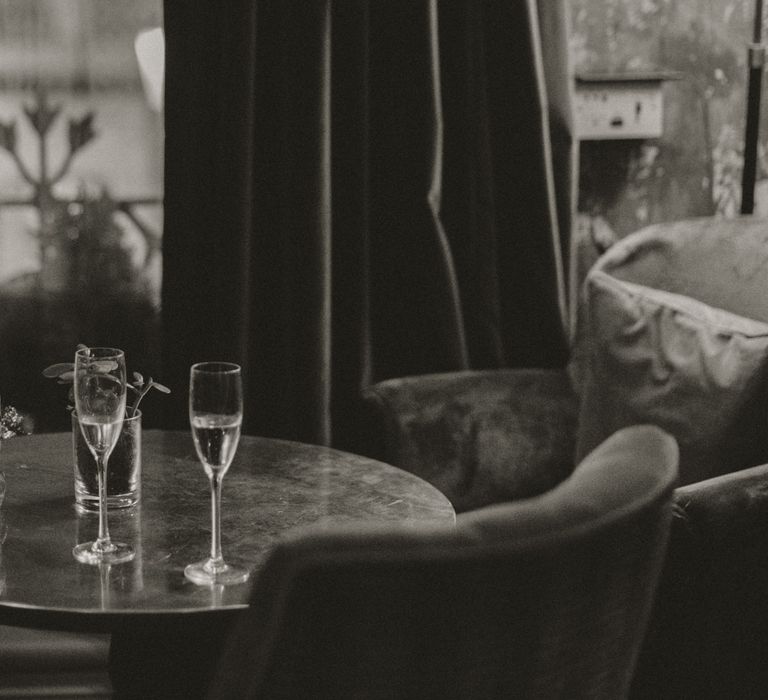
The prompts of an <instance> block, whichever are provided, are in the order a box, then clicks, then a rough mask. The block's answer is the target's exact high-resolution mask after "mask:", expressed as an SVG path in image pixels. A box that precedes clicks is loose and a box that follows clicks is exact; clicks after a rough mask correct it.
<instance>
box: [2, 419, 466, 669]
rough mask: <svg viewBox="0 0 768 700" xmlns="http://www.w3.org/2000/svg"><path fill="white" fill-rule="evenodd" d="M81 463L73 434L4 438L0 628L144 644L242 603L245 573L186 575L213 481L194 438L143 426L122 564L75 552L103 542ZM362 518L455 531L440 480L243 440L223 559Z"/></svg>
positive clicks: (203, 549)
mask: <svg viewBox="0 0 768 700" xmlns="http://www.w3.org/2000/svg"><path fill="white" fill-rule="evenodd" d="M72 461H73V456H72V436H71V435H70V434H69V433H53V434H42V435H34V436H29V437H21V438H14V439H12V440H6V441H4V442H3V445H2V452H1V453H0V469H1V470H2V471H3V472H4V473H5V479H6V490H5V498H4V500H3V502H2V507H0V527H1V528H2V529H0V541H2V546H1V547H0V624H12V625H22V626H27V627H41V628H47V629H61V630H70V631H101V632H112V633H113V648H114V646H115V637H116V636H118V637H120V639H121V640H122V642H121V644H120V646H121V648H122V649H123V650H125V649H133V648H134V647H136V646H138V645H139V643H138V642H137V641H136V639H137V637H136V635H137V631H138V630H143V631H144V633H145V639H144V640H143V641H142V642H141V644H143V645H145V646H146V645H147V643H148V642H147V638H146V635H147V634H151V635H155V636H157V635H158V634H160V632H159V631H162V630H169V631H170V630H173V631H174V636H177V635H178V634H183V635H186V636H187V638H188V639H194V637H195V634H194V633H191V632H190V633H189V634H187V631H189V630H193V629H197V630H200V631H201V632H202V633H204V632H205V630H208V631H210V630H211V629H212V626H215V625H219V626H220V627H222V626H227V625H228V624H230V623H231V619H232V615H234V614H236V612H237V611H238V610H240V609H242V608H244V607H245V606H246V605H247V598H248V593H249V591H250V588H251V586H250V582H247V583H245V584H239V585H234V586H226V587H222V586H198V585H195V584H194V583H191V582H190V581H188V580H187V579H186V578H185V577H184V567H185V566H186V564H188V563H189V562H192V561H197V560H199V559H202V558H204V557H205V556H207V554H208V552H209V550H210V534H211V526H210V491H209V485H208V479H207V477H206V476H205V473H204V471H203V468H202V466H201V465H200V463H199V461H198V459H197V456H196V454H195V450H194V445H193V443H192V438H191V435H190V434H189V433H187V432H168V431H157V430H145V431H144V434H143V446H142V472H143V473H142V497H141V502H140V504H139V505H137V506H135V507H134V508H131V509H127V510H124V511H110V514H109V527H110V534H111V535H112V537H113V538H114V539H116V540H117V539H119V540H122V541H126V542H130V543H132V544H133V545H134V547H135V548H136V550H137V555H136V558H135V559H134V560H133V561H131V562H128V563H124V564H118V565H113V566H109V567H101V568H100V567H97V566H89V565H86V564H80V563H78V562H77V561H76V560H75V559H74V558H73V556H72V547H73V546H74V545H75V544H76V543H78V542H83V541H86V540H88V539H92V538H93V537H94V535H95V533H96V531H97V529H98V516H97V514H96V513H83V512H78V510H77V509H76V507H75V504H74V491H73V489H74V486H73V467H72ZM354 520H365V521H368V522H370V521H393V522H396V523H406V524H407V523H412V524H418V523H425V524H430V525H435V524H445V525H446V526H452V525H453V523H454V522H455V513H454V510H453V508H452V507H451V504H450V502H449V501H448V500H447V499H446V498H445V496H443V495H442V494H441V493H440V492H439V491H437V490H436V489H435V488H434V487H432V486H431V485H430V484H428V483H426V482H425V481H423V480H421V479H420V478H418V477H416V476H414V475H412V474H409V473H407V472H404V471H402V470H400V469H397V468H395V467H393V466H391V465H388V464H384V463H382V462H378V461H375V460H372V459H368V458H365V457H361V456H357V455H353V454H349V453H346V452H341V451H338V450H334V449H330V448H324V447H319V446H314V445H305V444H301V443H295V442H287V441H281V440H271V439H266V438H258V437H251V436H243V437H242V438H241V441H240V446H239V449H238V452H237V455H236V457H235V460H234V462H233V464H232V467H231V468H230V470H229V472H228V473H227V475H226V477H225V479H224V482H223V491H222V546H223V551H224V557H225V559H227V558H233V559H234V558H237V559H239V560H241V561H242V562H245V563H246V564H247V566H248V567H249V568H250V569H251V570H252V571H253V572H254V574H257V573H258V569H259V566H260V565H261V564H262V562H263V560H264V557H265V555H266V554H267V552H268V551H269V549H270V547H271V545H272V544H273V542H274V541H275V540H276V538H278V537H280V535H281V534H282V533H284V532H285V531H286V530H289V529H291V528H296V527H304V526H309V525H315V526H326V525H331V524H333V523H339V522H349V521H354ZM252 578H253V577H252ZM222 629H223V627H222ZM148 630H149V631H150V632H147V631H148ZM179 630H182V632H180V631H179ZM184 630H187V631H184ZM168 636H170V633H169V635H168ZM153 638H154V637H153ZM149 653H150V652H149V651H147V654H149ZM152 653H158V652H157V651H155V652H152ZM113 656H114V654H113ZM132 663H135V659H134V660H133V661H132ZM135 671H136V669H135V668H132V669H131V672H132V673H134V672H135Z"/></svg>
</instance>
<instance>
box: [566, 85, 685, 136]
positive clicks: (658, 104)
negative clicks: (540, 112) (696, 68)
mask: <svg viewBox="0 0 768 700" xmlns="http://www.w3.org/2000/svg"><path fill="white" fill-rule="evenodd" d="M673 77H675V76H673V75H671V74H666V73H665V74H644V75H604V74H594V75H585V76H578V77H577V79H576V90H575V95H574V114H575V120H576V133H577V134H578V137H579V138H580V139H582V140H611V139H656V138H660V137H661V135H662V133H663V112H664V102H663V92H662V81H663V80H667V79H670V78H673Z"/></svg>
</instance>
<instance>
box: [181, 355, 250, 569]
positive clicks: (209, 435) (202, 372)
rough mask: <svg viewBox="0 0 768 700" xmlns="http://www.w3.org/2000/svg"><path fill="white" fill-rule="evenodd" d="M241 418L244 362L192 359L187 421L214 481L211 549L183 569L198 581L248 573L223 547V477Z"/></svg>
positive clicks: (208, 474)
mask: <svg viewBox="0 0 768 700" xmlns="http://www.w3.org/2000/svg"><path fill="white" fill-rule="evenodd" d="M242 421H243V387H242V380H241V376H240V366H239V365H235V364H232V363H230V362H199V363H197V364H194V365H192V368H191V369H190V376H189V423H190V426H191V427H192V437H193V439H194V442H195V450H196V451H197V456H198V457H199V458H200V461H201V462H202V464H203V468H204V469H205V473H206V474H207V476H208V480H209V481H210V485H211V555H210V557H208V558H207V559H204V560H203V561H200V562H197V563H195V564H190V565H189V566H187V567H186V568H185V569H184V575H185V576H186V577H187V578H188V579H190V580H191V581H194V582H195V583H198V584H229V583H242V582H243V581H245V580H247V578H248V571H247V570H246V569H244V568H240V567H237V566H232V565H231V564H227V563H226V562H225V561H224V557H223V556H222V553H221V482H222V479H223V478H224V475H225V474H226V473H227V470H228V469H229V465H230V464H232V459H233V458H234V456H235V452H236V451H237V443H238V442H239V441H240V425H241V423H242Z"/></svg>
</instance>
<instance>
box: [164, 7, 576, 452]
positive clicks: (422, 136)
mask: <svg viewBox="0 0 768 700" xmlns="http://www.w3.org/2000/svg"><path fill="white" fill-rule="evenodd" d="M544 6H545V3H543V2H542V3H541V7H540V8H537V6H536V3H535V2H534V1H533V0H529V1H528V2H524V1H522V0H515V1H514V2H509V0H494V1H485V2H480V1H479V0H451V1H450V2H448V1H447V0H446V1H444V2H437V1H436V0H387V2H374V1H365V0H354V1H353V0H228V2H227V3H212V2H194V3H192V2H184V1H183V0H167V1H166V5H165V32H166V46H167V48H166V98H165V102H166V116H165V119H166V188H165V229H164V270H163V299H162V308H163V329H164V339H163V375H162V376H163V378H164V379H165V380H166V381H167V382H168V383H171V384H172V385H173V388H174V389H175V392H174V397H175V399H174V401H173V402H169V403H168V406H169V414H168V418H167V420H166V424H167V425H169V426H176V427H183V426H185V425H186V406H185V402H186V384H187V374H188V371H189V365H190V364H191V363H192V362H195V361H198V360H203V359H213V358H215V359H224V360H231V361H235V362H239V363H241V364H242V365H243V368H244V376H245V382H246V414H245V423H244V429H245V430H246V431H247V432H250V433H255V434H262V435H270V436H274V437H284V438H290V439H298V440H303V441H306V442H316V443H322V444H334V445H337V446H340V447H346V448H349V449H357V450H358V451H364V447H365V446H364V444H363V440H364V437H363V433H362V430H363V422H362V420H361V414H360V403H359V399H360V391H361V389H362V388H363V387H364V386H366V385H367V384H368V383H371V382H375V381H379V380H381V379H384V378H388V377H395V376H404V375H410V374H419V373H426V372H437V371H449V370H455V369H463V368H493V367H514V366H561V365H563V364H564V363H565V362H566V360H567V356H568V343H567V332H566V326H565V323H566V318H565V289H564V284H563V279H564V269H563V254H562V253H563V248H564V247H567V245H566V244H567V241H568V238H569V229H570V212H571V210H570V206H571V205H570V200H569V196H570V195H569V192H570V190H571V188H572V186H573V181H572V173H573V148H572V140H571V130H570V121H569V119H570V115H569V112H568V109H569V102H568V99H567V98H568V95H569V89H570V87H569V86H570V83H569V80H570V76H569V75H568V69H567V55H564V54H563V52H564V51H566V44H565V42H564V41H561V39H562V38H563V37H564V36H565V18H564V12H565V10H564V3H563V2H561V1H557V2H556V1H555V0H547V2H546V9H542V8H543V7H544ZM540 23H541V24H540ZM540 26H541V27H546V33H545V32H543V31H541V30H540ZM558 32H559V34H558ZM550 36H553V37H554V38H555V39H556V41H554V42H553V44H552V45H551V46H550V45H548V43H547V42H548V38H549V37H550ZM545 47H546V50H545ZM550 105H552V106H553V109H552V110H550ZM550 111H552V112H553V113H554V114H555V115H556V118H555V119H554V120H551V121H550V119H549V114H550ZM550 136H551V137H552V138H551V139H550Z"/></svg>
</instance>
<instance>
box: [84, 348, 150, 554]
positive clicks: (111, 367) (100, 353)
mask: <svg viewBox="0 0 768 700" xmlns="http://www.w3.org/2000/svg"><path fill="white" fill-rule="evenodd" d="M125 382H126V379H125V354H124V353H123V351H122V350H118V349H117V348H80V349H79V350H78V351H77V353H76V354H75V379H74V393H75V410H76V411H77V420H78V423H79V424H80V431H81V432H82V434H83V438H85V442H86V443H87V444H88V448H89V449H90V450H91V453H92V454H93V457H94V459H95V460H96V475H97V482H98V486H99V535H98V537H97V539H96V540H94V541H93V542H84V543H83V544H78V545H76V546H75V548H74V549H73V550H72V554H74V556H75V559H77V560H78V561H81V562H83V563H85V564H97V565H98V564H119V563H121V562H125V561H130V560H131V559H133V557H134V556H135V552H134V550H133V547H131V546H130V545H128V544H123V543H121V542H113V541H112V540H111V539H110V537H109V527H108V524H107V462H108V461H109V456H110V454H112V450H113V449H114V447H115V443H116V442H117V438H118V436H119V435H120V431H121V430H122V427H123V418H124V417H125V393H126V387H125Z"/></svg>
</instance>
